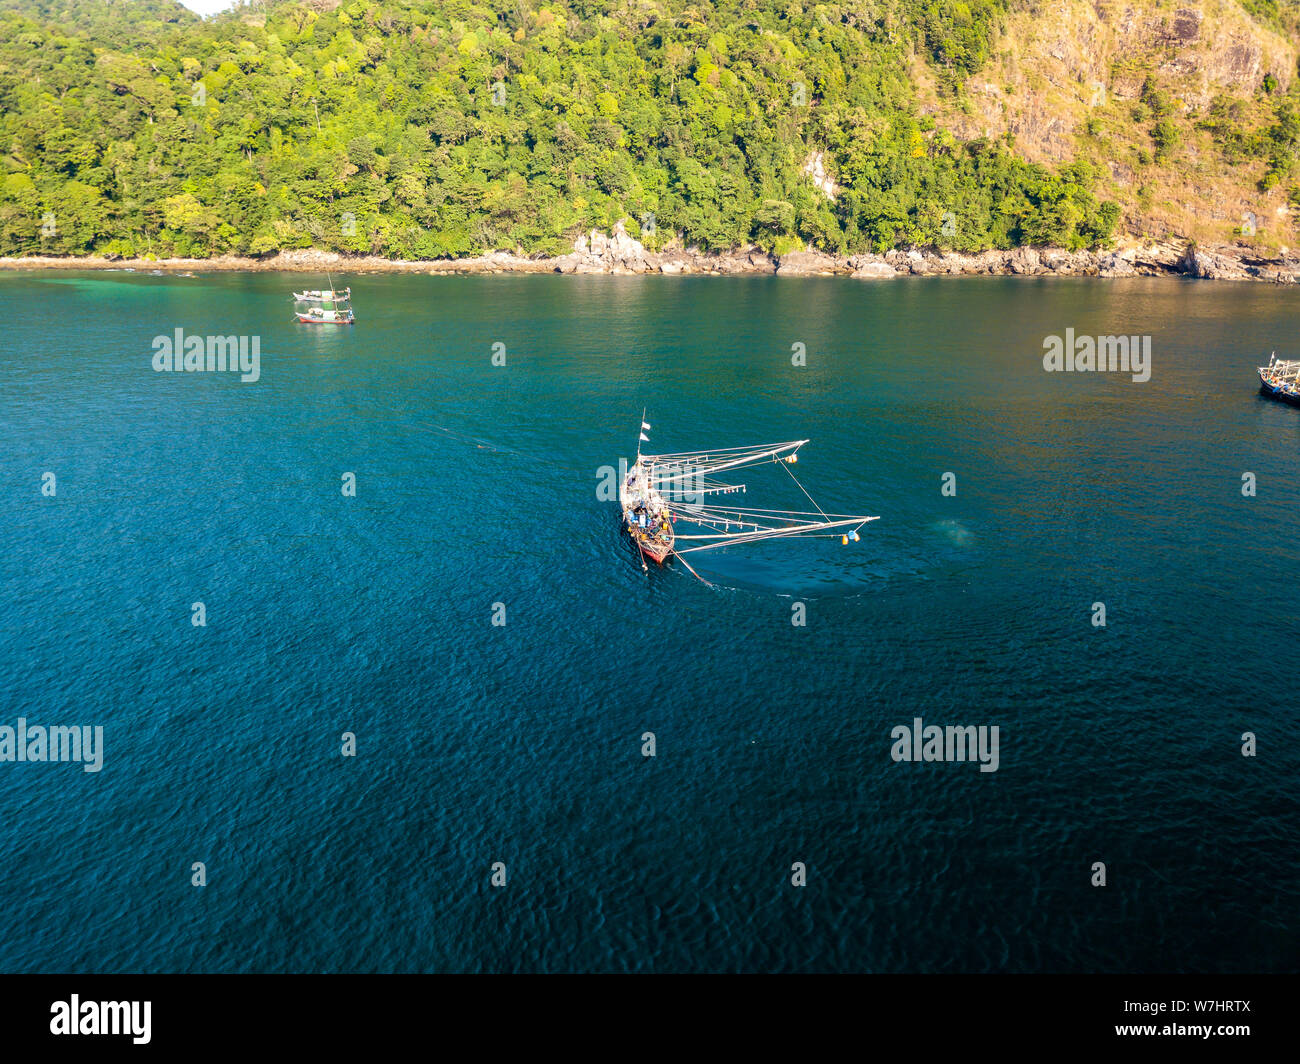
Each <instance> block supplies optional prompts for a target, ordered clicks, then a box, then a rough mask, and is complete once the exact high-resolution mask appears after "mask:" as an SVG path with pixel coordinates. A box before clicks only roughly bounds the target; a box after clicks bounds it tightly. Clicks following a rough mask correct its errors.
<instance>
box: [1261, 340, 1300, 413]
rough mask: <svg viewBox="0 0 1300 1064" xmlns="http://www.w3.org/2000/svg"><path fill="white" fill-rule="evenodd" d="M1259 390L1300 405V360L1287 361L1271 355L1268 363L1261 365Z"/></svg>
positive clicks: (1285, 401)
mask: <svg viewBox="0 0 1300 1064" xmlns="http://www.w3.org/2000/svg"><path fill="white" fill-rule="evenodd" d="M1259 390H1260V391H1261V392H1262V393H1263V394H1264V395H1267V396H1271V397H1272V398H1274V399H1281V400H1282V402H1284V403H1292V404H1294V405H1295V406H1300V360H1292V361H1286V360H1284V359H1280V358H1278V357H1277V353H1276V352H1274V353H1273V354H1271V355H1269V357H1268V365H1267V366H1260V367H1259Z"/></svg>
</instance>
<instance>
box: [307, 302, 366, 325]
mask: <svg viewBox="0 0 1300 1064" xmlns="http://www.w3.org/2000/svg"><path fill="white" fill-rule="evenodd" d="M295 313H296V314H297V315H298V320H299V321H300V322H302V323H303V324H304V325H354V324H355V323H356V320H357V319H356V315H354V314H353V313H352V309H351V308H350V307H347V308H342V309H340V308H339V307H338V306H337V305H336V304H334V303H322V304H321V305H320V306H319V307H309V308H308V309H307V310H299V311H295Z"/></svg>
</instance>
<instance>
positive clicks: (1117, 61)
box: [914, 0, 1298, 251]
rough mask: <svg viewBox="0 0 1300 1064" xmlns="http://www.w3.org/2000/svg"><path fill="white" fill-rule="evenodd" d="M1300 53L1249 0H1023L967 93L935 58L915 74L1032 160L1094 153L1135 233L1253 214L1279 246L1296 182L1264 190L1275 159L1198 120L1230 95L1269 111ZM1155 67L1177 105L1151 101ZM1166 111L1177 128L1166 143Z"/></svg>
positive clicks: (928, 99) (1287, 239)
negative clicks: (1229, 159) (1158, 132)
mask: <svg viewBox="0 0 1300 1064" xmlns="http://www.w3.org/2000/svg"><path fill="white" fill-rule="evenodd" d="M1297 55H1298V50H1297V45H1296V42H1295V41H1293V40H1289V39H1287V38H1286V37H1285V36H1284V35H1282V34H1281V33H1279V32H1278V31H1277V29H1276V28H1274V27H1273V26H1271V25H1267V24H1265V23H1262V22H1260V21H1257V20H1256V19H1255V18H1253V17H1252V16H1251V15H1250V14H1248V13H1247V12H1246V10H1245V9H1244V8H1243V7H1242V6H1241V5H1240V4H1239V3H1237V2H1236V0H1022V2H1020V3H1017V4H1014V5H1013V7H1012V10H1011V13H1010V14H1009V16H1008V18H1007V20H1006V23H1005V25H1004V27H1003V29H1002V31H1001V33H1000V35H999V37H998V39H997V40H996V42H995V45H994V48H993V58H992V59H991V61H990V62H989V63H988V64H987V65H986V66H985V68H984V69H983V70H981V71H980V72H979V73H978V74H976V75H975V76H974V77H972V78H971V79H969V81H968V82H967V83H966V84H965V86H964V92H963V99H961V100H958V101H954V100H952V99H951V98H949V97H946V96H945V95H944V94H942V93H940V92H939V91H937V89H936V88H935V87H934V85H933V80H932V75H930V74H929V73H928V72H927V71H926V70H925V69H924V64H921V63H918V64H917V68H916V70H915V71H914V74H915V77H916V79H917V80H918V82H919V83H920V92H921V97H922V99H923V101H924V103H923V109H924V110H926V111H928V112H930V113H933V114H934V115H935V116H936V119H937V120H938V122H939V124H941V125H943V126H946V127H947V128H949V129H951V130H953V132H954V133H956V134H957V135H959V136H962V137H963V138H971V137H978V136H992V137H996V136H1001V135H1003V134H1007V133H1009V134H1010V135H1011V136H1012V137H1013V138H1014V143H1015V148H1016V150H1017V151H1018V152H1019V153H1020V154H1022V155H1023V156H1025V157H1026V158H1028V159H1030V160H1031V161H1035V162H1042V163H1045V164H1049V165H1057V164H1060V163H1063V162H1069V161H1073V160H1075V159H1078V158H1082V159H1085V160H1088V161H1091V162H1093V163H1094V164H1095V165H1096V167H1097V169H1098V170H1099V171H1100V173H1101V174H1102V175H1103V183H1104V184H1106V185H1108V186H1109V188H1108V190H1107V193H1108V195H1109V196H1110V197H1111V198H1113V199H1115V200H1116V201H1117V202H1119V203H1120V204H1121V206H1122V207H1123V208H1124V217H1123V222H1122V229H1123V231H1124V232H1125V233H1127V234H1128V235H1131V236H1135V237H1146V238H1148V239H1165V238H1177V237H1181V238H1184V239H1192V240H1198V241H1201V242H1206V243H1220V242H1226V241H1229V240H1231V239H1232V238H1233V237H1235V236H1240V235H1242V234H1241V232H1240V230H1242V229H1243V219H1247V220H1248V224H1245V226H1244V227H1245V228H1246V229H1253V230H1255V232H1253V233H1247V234H1246V235H1247V236H1249V237H1251V238H1252V239H1251V241H1250V242H1251V243H1252V244H1255V245H1257V246H1266V247H1269V248H1272V249H1273V250H1275V251H1276V250H1279V249H1281V248H1283V247H1284V246H1286V245H1292V244H1295V243H1296V242H1297V234H1296V232H1295V230H1294V228H1293V224H1292V221H1291V218H1290V211H1289V209H1288V208H1287V204H1286V190H1285V188H1282V187H1278V188H1276V189H1273V190H1272V191H1271V192H1268V193H1265V192H1263V191H1261V189H1260V187H1259V182H1260V179H1261V178H1262V177H1263V175H1264V171H1265V170H1266V168H1267V164H1266V161H1265V160H1263V159H1260V160H1254V161H1251V162H1250V163H1248V164H1245V165H1238V166H1229V165H1228V164H1226V163H1225V161H1224V160H1223V158H1222V155H1221V153H1220V151H1219V150H1218V149H1217V148H1216V146H1215V144H1214V143H1213V140H1212V138H1211V136H1210V134H1209V133H1208V132H1206V131H1205V130H1203V129H1201V128H1199V127H1198V122H1199V121H1200V120H1202V119H1204V118H1205V117H1206V115H1207V113H1208V111H1209V109H1210V108H1211V106H1212V104H1213V103H1214V101H1215V99H1216V98H1217V97H1223V98H1226V99H1227V100H1229V101H1235V102H1237V103H1238V104H1240V106H1241V111H1242V118H1241V121H1242V123H1243V125H1244V126H1247V127H1249V126H1258V125H1261V124H1267V122H1268V121H1269V120H1270V116H1271V105H1270V100H1269V99H1268V98H1267V97H1266V96H1265V94H1264V92H1263V86H1264V81H1265V78H1266V76H1268V75H1272V77H1273V78H1274V79H1275V80H1276V83H1277V88H1276V91H1277V92H1284V91H1285V90H1286V89H1287V88H1288V87H1289V86H1290V84H1291V82H1292V80H1293V79H1294V77H1295V76H1296V69H1297V67H1296V63H1297ZM1148 79H1150V82H1149V85H1150V86H1151V87H1153V88H1154V89H1155V90H1156V91H1157V92H1159V93H1160V94H1162V96H1163V98H1164V99H1165V100H1166V101H1167V102H1168V105H1169V107H1170V111H1169V113H1168V114H1167V115H1160V114H1153V113H1151V110H1150V109H1149V108H1147V107H1145V106H1144V105H1143V101H1142V96H1143V87H1144V84H1148ZM927 81H929V84H928V85H927ZM1160 118H1167V119H1168V121H1169V122H1170V123H1172V126H1173V128H1174V129H1175V131H1176V133H1177V143H1176V145H1175V146H1174V147H1173V148H1172V149H1170V150H1167V151H1164V152H1160V151H1158V150H1157V143H1156V141H1155V139H1154V136H1153V134H1154V126H1155V123H1156V121H1157V120H1159V119H1160Z"/></svg>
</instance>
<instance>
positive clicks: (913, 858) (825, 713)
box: [0, 272, 1300, 973]
mask: <svg viewBox="0 0 1300 1064" xmlns="http://www.w3.org/2000/svg"><path fill="white" fill-rule="evenodd" d="M333 281H334V284H335V285H336V286H337V287H343V286H344V285H347V284H351V285H352V288H353V295H354V301H355V309H356V314H357V324H356V325H355V326H353V327H350V328H333V327H311V326H302V325H298V324H296V323H295V322H294V321H293V320H292V314H291V311H292V301H291V300H290V298H289V295H288V293H289V292H290V291H291V289H292V288H294V287H299V288H301V286H302V284H303V278H302V275H297V274H256V275H243V274H231V273H223V274H209V275H200V276H197V277H193V278H184V277H178V276H147V275H141V274H125V273H123V274H107V273H90V272H86V273H63V272H60V273H48V274H35V273H31V274H24V273H4V274H0V312H2V313H3V316H4V320H5V322H6V327H5V329H4V331H3V332H0V364H2V366H3V381H4V384H3V391H2V392H0V395H2V398H0V480H2V481H3V483H4V485H5V488H6V491H5V498H6V503H5V514H4V521H3V522H2V523H0V529H3V532H2V534H0V535H2V539H0V547H2V548H3V554H2V556H3V562H2V563H0V564H2V565H3V581H2V586H3V602H2V603H0V605H2V609H0V675H2V676H3V681H2V682H0V725H9V726H13V725H14V724H15V723H16V721H17V719H18V718H20V717H22V718H25V719H26V720H27V721H28V722H29V723H30V724H34V725H47V726H48V725H74V724H84V725H102V726H103V728H104V766H103V769H102V771H100V772H97V773H88V772H83V771H82V769H81V768H80V767H79V766H77V765H73V764H28V763H24V764H15V763H0V904H2V905H3V906H4V909H5V911H6V914H7V917H8V920H7V923H8V926H9V928H10V930H9V932H8V933H7V934H6V935H4V936H0V970H4V971H57V972H82V971H108V972H117V971H140V970H145V971H156V970H161V971H295V972H301V971H464V970H471V971H501V970H510V971H589V970H599V971H607V970H608V971H720V970H727V971H729V970H746V971H749V970H761V971H768V970H772V971H927V972H928V971H1042V970H1048V971H1126V972H1137V971H1203V970H1213V971H1219V972H1225V973H1232V972H1244V971H1283V970H1294V968H1295V965H1296V958H1297V956H1300V932H1298V931H1297V920H1296V915H1295V914H1296V912H1297V910H1298V909H1300V870H1298V869H1300V864H1298V862H1297V859H1296V858H1297V853H1300V817H1298V816H1297V812H1298V810H1300V806H1298V799H1300V782H1297V781H1298V780H1300V772H1298V770H1300V724H1297V719H1296V708H1295V699H1294V695H1293V692H1292V688H1291V685H1290V684H1289V683H1288V682H1287V676H1288V673H1287V666H1288V664H1289V653H1290V650H1291V648H1293V647H1294V646H1295V645H1296V644H1297V639H1298V638H1300V618H1298V617H1297V603H1298V602H1300V600H1298V599H1297V595H1296V591H1295V587H1294V585H1293V584H1292V583H1290V582H1289V579H1288V577H1289V573H1290V569H1291V568H1292V567H1293V565H1294V562H1295V560H1296V556H1297V553H1298V550H1297V546H1296V544H1297V542H1298V538H1300V480H1298V477H1300V410H1296V409H1292V408H1289V407H1286V406H1283V405H1281V404H1278V403H1275V402H1272V401H1269V400H1267V399H1264V398H1262V397H1261V396H1259V395H1258V392H1257V384H1258V382H1257V379H1256V377H1255V367H1256V366H1257V365H1259V364H1260V363H1261V362H1264V361H1267V358H1268V353H1269V351H1270V350H1272V349H1277V353H1278V355H1279V357H1300V347H1298V348H1296V349H1287V348H1286V346H1285V345H1286V344H1287V343H1289V342H1294V337H1295V320H1296V309H1297V300H1300V294H1297V293H1295V292H1293V291H1291V290H1289V289H1285V288H1277V287H1269V286H1262V285H1251V284H1230V283H1223V284H1206V283H1196V282H1188V281H1177V280H1167V279H1135V280H1111V281H1099V280H1079V279H1062V278H1051V279H1022V278H968V279H953V278H940V279H932V280H931V279H921V278H917V279H910V280H900V281H895V282H889V283H888V284H884V285H872V284H863V283H861V282H856V281H851V280H847V279H823V278H816V279H797V278H795V279H791V278H779V279H778V278H771V277H736V278H696V277H604V276H591V277H550V276H539V277H532V276H500V277H422V276H401V275H393V276H384V277H357V276H354V277H349V276H346V275H335V276H334V278H333ZM325 283H326V281H325V279H324V278H321V279H320V281H319V284H320V285H324V284H325ZM178 328H179V329H182V330H183V331H184V333H185V335H199V336H206V335H244V336H249V337H252V336H255V337H257V338H258V350H259V352H260V377H259V379H258V380H257V381H256V382H255V383H241V382H240V380H239V376H238V375H237V374H231V373H225V374H217V373H212V374H209V373H158V372H155V371H154V370H153V369H152V366H151V362H152V359H153V353H154V351H153V347H152V346H151V345H152V344H153V341H154V338H155V337H158V336H171V335H173V334H174V331H175V330H176V329H178ZM1066 329H1073V330H1074V332H1075V334H1077V335H1111V334H1125V335H1127V334H1139V335H1150V336H1151V338H1152V367H1151V368H1152V372H1151V379H1150V380H1149V381H1147V382H1145V383H1135V382H1133V381H1132V380H1131V379H1130V377H1128V376H1125V375H1121V374H1099V373H1092V374H1085V373H1058V374H1049V373H1046V372H1044V370H1043V366H1042V356H1043V340H1044V337H1046V336H1048V335H1064V333H1065V331H1066ZM498 344H500V345H503V349H504V353H505V359H506V364H505V366H494V365H493V364H492V356H493V353H494V350H498V349H496V348H495V347H494V345H498ZM799 345H801V346H802V350H803V351H804V352H805V358H806V365H803V366H795V365H792V364H791V359H792V354H794V353H795V352H796V351H797V350H798V349H799ZM643 407H644V408H646V410H647V414H646V420H648V421H649V422H650V423H651V424H652V425H653V429H652V430H651V432H650V434H649V435H650V436H651V441H652V442H651V444H650V445H649V446H650V448H651V449H654V450H664V451H680V450H687V449H696V448H704V447H709V446H734V445H741V444H752V443H759V442H764V441H767V440H789V439H803V438H808V439H809V440H810V441H811V442H810V443H809V444H808V445H807V446H806V447H805V448H804V449H803V451H802V452H801V454H800V461H799V464H798V466H797V467H795V469H796V472H797V474H798V476H799V479H800V481H801V482H802V483H803V485H804V486H805V487H806V488H807V489H808V490H809V492H811V494H812V495H813V497H814V498H815V499H816V500H817V502H818V503H819V504H820V505H821V506H822V507H823V508H825V509H826V510H828V511H836V512H846V513H863V514H871V515H879V516H880V520H879V521H876V522H873V523H871V524H870V525H868V526H866V527H865V528H864V529H863V530H862V540H861V542H860V543H857V544H851V545H848V546H844V545H841V543H840V541H839V540H838V539H817V540H812V541H808V542H796V543H779V542H777V543H767V544H759V545H755V546H751V547H738V548H730V549H728V550H726V551H723V552H719V553H715V554H699V555H693V556H692V564H693V565H694V567H695V568H696V569H697V570H698V571H699V572H700V574H701V576H703V577H704V578H706V579H707V580H708V581H709V582H710V583H711V584H712V585H714V586H712V587H710V586H706V585H705V584H704V583H703V582H701V581H699V580H696V579H695V578H694V577H693V576H691V575H690V574H689V573H688V572H686V571H685V570H684V569H683V568H682V567H681V566H680V565H678V564H670V565H669V566H667V567H666V568H664V569H663V570H657V571H652V572H651V573H649V574H648V575H646V574H644V573H643V572H642V571H641V567H640V565H639V564H638V563H637V562H636V561H635V560H634V559H633V556H632V554H631V552H630V550H629V547H628V544H627V542H626V540H624V539H622V538H621V537H620V535H619V533H618V523H617V517H618V515H617V510H616V507H615V506H614V505H613V504H611V503H608V502H603V501H601V500H600V499H599V498H598V497H597V489H598V486H599V484H600V482H601V477H602V470H603V469H604V467H608V466H617V464H618V461H619V459H620V458H631V457H632V456H633V455H634V453H635V450H636V445H637V425H638V423H639V419H640V416H641V412H642V408H643ZM45 472H53V473H54V474H55V475H56V477H57V494H56V495H55V496H54V497H52V498H51V497H46V496H43V495H42V492H41V485H42V474H43V473H45ZM348 472H351V473H355V475H356V496H355V498H350V497H345V496H344V495H343V494H342V492H341V490H340V487H341V482H342V477H343V474H345V473H348ZM1248 472H1249V473H1253V474H1254V476H1255V478H1256V481H1257V494H1256V495H1255V496H1253V497H1248V496H1244V495H1243V494H1242V483H1243V481H1242V477H1243V474H1244V473H1248ZM945 473H952V474H954V475H955V483H956V488H957V491H956V495H955V496H944V495H943V494H942V493H941V486H942V484H943V475H944V474H945ZM745 480H746V482H747V483H748V485H749V490H748V492H747V493H746V496H745V498H746V499H747V500H751V501H752V503H753V504H754V505H755V506H771V507H790V508H801V504H802V502H803V501H804V500H803V499H802V497H801V496H800V495H799V493H798V491H797V488H795V486H794V485H793V484H792V483H791V482H790V480H789V479H788V478H787V477H786V476H785V475H784V473H783V472H781V471H780V470H779V469H776V468H773V469H765V470H759V471H756V472H755V473H753V474H751V475H749V476H747V477H746V478H745ZM697 559H698V560H697ZM200 601H201V602H203V603H204V608H205V611H206V620H207V624H206V627H202V628H198V627H195V626H194V625H192V624H191V615H192V606H193V604H194V603H195V602H200ZM1098 602H1101V603H1104V604H1105V610H1106V619H1107V624H1106V627H1104V628H1098V627H1094V625H1093V624H1092V622H1091V618H1092V616H1093V614H1094V603H1098ZM496 603H501V604H503V605H504V607H505V611H506V624H505V625H504V626H493V624H492V615H493V610H494V604H496ZM798 603H802V604H803V606H804V609H805V611H806V620H807V623H806V625H804V626H796V625H793V624H791V619H792V616H793V613H792V607H793V606H795V605H796V604H798ZM918 717H919V718H921V719H922V720H923V721H924V723H925V724H939V725H976V726H978V725H987V726H998V727H999V730H1000V761H999V765H998V769H997V771H996V772H980V771H979V766H978V765H977V764H975V763H971V762H966V763H921V764H915V763H905V762H904V763H899V762H895V761H894V760H892V758H891V756H890V751H891V746H892V745H893V742H892V740H891V730H892V729H894V728H895V727H897V726H899V725H909V726H910V725H911V724H912V722H913V721H914V719H916V718H918ZM345 732H352V733H354V734H355V736H356V749H357V755H356V756H355V757H351V758H345V757H342V756H340V747H341V745H342V736H343V733H345ZM646 732H653V733H654V736H655V742H656V756H655V757H653V758H647V757H643V756H642V745H643V738H642V737H643V734H644V733H646ZM1245 732H1253V733H1255V735H1256V736H1257V737H1258V756H1256V757H1253V758H1245V757H1243V756H1242V755H1241V746H1242V735H1243V733H1245ZM498 861H499V862H503V863H504V864H505V866H506V870H507V883H506V885H505V886H504V887H501V888H494V887H493V886H491V884H490V880H489V877H490V876H491V874H492V865H493V863H494V862H498ZM195 862H204V864H205V865H206V872H207V886H205V887H202V888H196V887H194V886H192V885H191V875H192V872H191V869H192V866H193V864H194V863H195ZM795 862H802V863H804V864H805V865H806V868H807V880H808V885H807V886H806V887H802V888H799V887H793V886H791V883H790V880H791V875H792V872H791V866H792V865H793V864H794V863H795ZM1094 862H1104V863H1105V864H1106V869H1107V885H1106V886H1105V887H1093V886H1091V885H1090V879H1091V878H1092V874H1093V873H1092V867H1093V864H1094Z"/></svg>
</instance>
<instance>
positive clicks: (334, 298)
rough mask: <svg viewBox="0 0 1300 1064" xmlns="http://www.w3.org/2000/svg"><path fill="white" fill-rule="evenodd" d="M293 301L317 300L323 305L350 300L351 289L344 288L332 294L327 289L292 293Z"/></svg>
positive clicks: (312, 289)
mask: <svg viewBox="0 0 1300 1064" xmlns="http://www.w3.org/2000/svg"><path fill="white" fill-rule="evenodd" d="M293 298H294V299H300V300H319V301H320V302H323V303H334V302H340V301H342V300H347V299H351V298H352V289H351V288H345V289H343V291H341V292H334V291H331V290H330V289H328V288H325V289H321V288H309V289H307V291H305V292H294V294H293Z"/></svg>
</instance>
